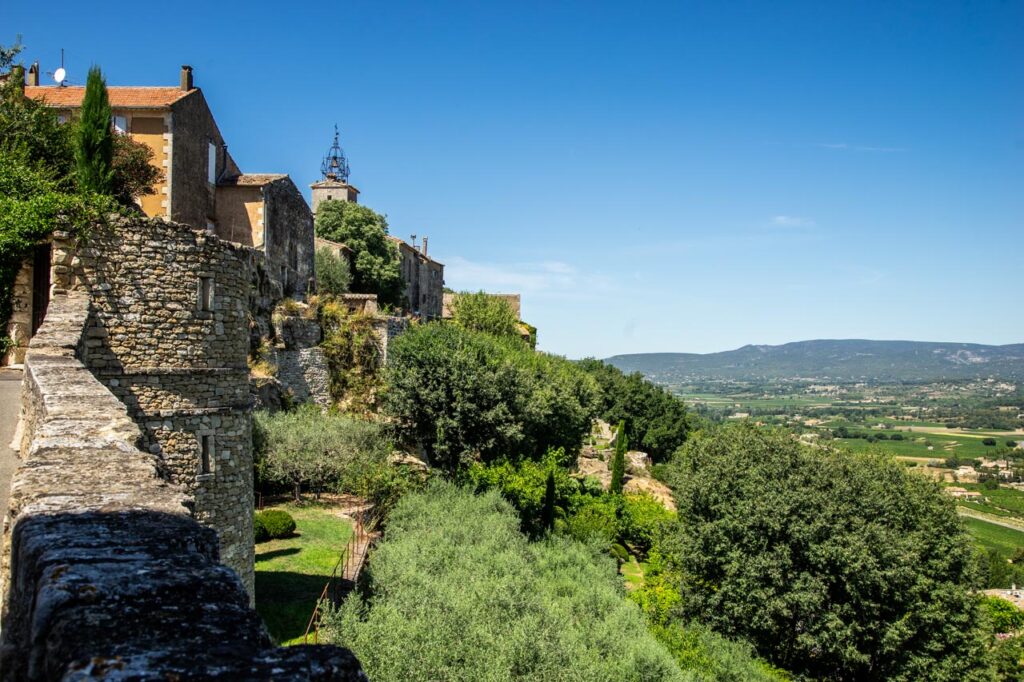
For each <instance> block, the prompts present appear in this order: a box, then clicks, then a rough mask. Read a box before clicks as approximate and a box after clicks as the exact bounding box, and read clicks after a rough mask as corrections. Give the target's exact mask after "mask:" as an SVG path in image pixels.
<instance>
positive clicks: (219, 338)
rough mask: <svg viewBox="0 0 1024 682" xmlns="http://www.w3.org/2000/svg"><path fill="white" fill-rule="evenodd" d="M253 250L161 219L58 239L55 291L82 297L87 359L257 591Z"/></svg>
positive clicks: (120, 222)
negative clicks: (81, 238) (86, 305)
mask: <svg viewBox="0 0 1024 682" xmlns="http://www.w3.org/2000/svg"><path fill="white" fill-rule="evenodd" d="M253 253H254V252H253V251H252V250H251V249H246V248H243V247H240V246H236V245H233V244H230V243H228V242H223V241H221V240H219V239H217V238H216V237H214V236H212V235H208V234H206V233H205V232H203V231H198V230H194V229H191V228H189V227H187V226H185V225H180V224H175V223H171V222H167V221H164V220H161V219H126V218H118V219H116V220H114V221H113V222H112V223H111V224H110V225H106V226H96V227H94V228H93V230H92V232H91V234H90V235H89V237H88V239H87V241H86V242H84V243H82V244H73V243H71V242H70V241H68V239H67V237H66V235H65V234H64V233H56V234H55V237H54V256H53V259H54V267H53V271H54V272H53V281H54V286H55V291H61V290H80V291H84V292H87V293H88V294H89V300H90V313H89V319H88V322H87V326H86V331H85V339H84V341H83V353H82V356H81V359H82V362H83V364H85V366H86V367H88V368H89V369H90V370H92V372H93V373H94V374H95V375H96V377H97V378H98V379H99V380H100V381H101V382H102V383H103V384H104V385H105V386H106V387H108V388H109V389H110V390H111V392H113V394H114V395H116V396H117V397H118V398H119V399H120V400H121V401H122V402H123V403H124V404H125V405H126V407H127V409H128V414H129V415H130V416H131V417H132V419H134V420H135V422H136V423H137V424H138V426H139V427H140V428H141V430H142V437H141V441H140V442H141V445H142V447H143V448H144V449H145V450H146V451H148V452H150V453H152V454H153V455H155V456H156V457H157V462H158V464H159V467H160V471H161V474H162V475H164V476H165V477H166V478H167V479H168V480H169V481H171V482H172V483H175V484H178V485H181V486H183V489H184V490H185V491H186V492H187V493H188V495H189V497H190V498H191V499H192V500H193V504H194V514H195V518H196V519H198V520H199V521H201V522H203V523H205V524H207V525H209V526H210V527H211V528H213V529H215V530H216V531H217V535H218V537H219V538H220V556H221V559H222V561H223V562H224V563H225V564H226V565H228V566H230V567H231V568H233V569H234V570H235V571H237V572H238V574H239V576H240V577H241V579H242V582H243V584H244V585H245V587H246V589H247V590H248V591H249V593H250V594H252V591H253V583H254V573H253V571H254V568H253V562H254V556H253V541H252V512H253V497H252V451H251V449H252V437H251V415H250V407H249V369H248V363H247V356H248V350H249V336H250V329H249V322H250V317H251V315H250V306H251V305H252V304H253V298H254V296H255V297H257V298H258V295H257V294H253V292H252V287H253V282H254V281H258V280H260V277H259V276H258V275H257V274H256V273H254V272H253V271H252V268H253V267H254V263H255V261H254V256H253Z"/></svg>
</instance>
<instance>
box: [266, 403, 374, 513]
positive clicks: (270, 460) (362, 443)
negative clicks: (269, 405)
mask: <svg viewBox="0 0 1024 682" xmlns="http://www.w3.org/2000/svg"><path fill="white" fill-rule="evenodd" d="M255 417H256V419H255V420H254V421H255V424H254V426H255V431H256V433H255V435H254V439H253V440H254V442H255V444H256V448H257V467H259V468H260V469H261V470H263V471H265V475H266V476H267V477H268V478H270V479H271V480H277V481H279V482H282V483H288V484H290V485H291V486H292V490H293V491H294V495H295V500H296V501H299V500H300V499H301V497H302V486H304V485H306V486H309V487H310V488H312V489H313V491H314V492H315V493H316V496H317V497H318V498H319V496H320V492H321V491H322V490H324V489H325V488H327V487H331V486H336V485H337V484H338V483H339V481H340V480H341V479H343V478H346V477H348V478H358V477H360V476H362V475H363V473H364V471H365V470H366V469H368V468H371V467H375V466H376V465H378V464H380V463H381V462H383V461H384V460H385V459H386V458H387V455H388V454H389V452H390V450H389V448H388V444H387V441H386V439H385V438H384V437H383V435H382V432H381V428H380V427H379V426H378V425H376V424H372V423H370V422H365V421H362V420H359V419H353V418H352V417H348V416H344V415H339V414H333V413H328V414H322V413H321V412H320V409H319V408H318V407H317V406H316V405H312V404H309V405H302V406H300V407H299V408H298V409H295V410H292V411H289V412H277V413H275V414H268V413H266V412H257V413H256V414H255Z"/></svg>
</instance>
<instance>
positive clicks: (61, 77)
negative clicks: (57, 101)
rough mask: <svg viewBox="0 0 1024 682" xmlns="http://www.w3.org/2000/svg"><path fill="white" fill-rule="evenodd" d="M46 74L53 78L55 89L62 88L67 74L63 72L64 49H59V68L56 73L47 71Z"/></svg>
mask: <svg viewBox="0 0 1024 682" xmlns="http://www.w3.org/2000/svg"><path fill="white" fill-rule="evenodd" d="M47 73H48V74H50V75H51V76H53V80H54V81H55V82H56V83H57V87H59V88H62V87H64V85H65V79H66V78H67V77H68V72H67V71H65V70H64V48H63V47H62V48H60V67H58V68H57V70H56V71H47Z"/></svg>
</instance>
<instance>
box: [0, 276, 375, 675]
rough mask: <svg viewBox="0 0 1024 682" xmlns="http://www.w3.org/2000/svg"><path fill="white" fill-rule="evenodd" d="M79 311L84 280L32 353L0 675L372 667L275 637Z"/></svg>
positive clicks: (7, 552)
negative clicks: (110, 376) (108, 377)
mask: <svg viewBox="0 0 1024 682" xmlns="http://www.w3.org/2000/svg"><path fill="white" fill-rule="evenodd" d="M88 314H89V297H88V295H86V294H84V293H78V292H72V293H69V294H67V295H63V296H57V297H54V298H53V300H52V301H51V302H50V306H49V309H48V312H47V316H46V320H45V322H44V323H43V325H42V328H41V329H40V330H39V333H38V334H37V335H36V337H35V338H34V339H33V340H32V342H31V343H30V344H29V349H28V353H27V355H26V360H25V375H24V382H23V389H22V390H23V399H22V424H21V427H20V428H21V432H22V458H23V464H22V466H21V467H20V468H19V469H18V470H17V471H16V472H15V474H14V478H13V481H12V485H11V501H10V505H9V508H8V513H7V517H6V518H5V520H4V538H3V539H4V553H3V572H2V578H3V591H4V600H3V623H2V626H3V627H2V631H0V680H3V681H5V682H6V681H8V680H10V681H22V680H29V681H33V682H34V681H36V680H51V679H65V680H79V679H81V680H85V679H95V678H96V677H103V678H105V679H122V680H127V679H221V680H250V679H274V680H344V681H353V682H354V681H357V680H358V681H360V682H365V680H366V679H367V678H366V676H365V674H364V673H363V672H362V671H361V669H360V666H359V662H358V661H357V660H356V659H355V657H354V656H353V655H352V654H351V652H348V651H346V650H344V649H339V648H337V647H331V646H308V647H307V646H302V647H291V648H287V649H282V648H276V647H275V646H274V645H273V643H272V642H271V640H270V637H269V636H268V635H267V633H266V630H265V629H264V627H263V624H262V622H261V621H260V619H259V616H257V615H256V613H255V612H254V611H253V610H251V609H250V608H249V606H248V604H249V598H248V595H247V594H246V592H245V589H244V587H243V586H242V583H241V581H240V580H239V578H238V576H237V575H236V574H235V573H234V572H233V571H232V570H230V569H229V568H227V567H225V566H223V565H221V564H220V563H219V555H218V554H219V550H218V544H219V543H218V539H217V535H216V533H215V532H214V531H213V530H211V529H209V528H206V527H203V526H202V525H200V524H199V523H198V522H196V521H195V520H194V519H193V518H192V517H191V515H190V509H191V505H192V501H191V500H190V498H188V497H187V496H186V495H185V494H184V493H183V492H182V491H181V490H180V489H179V488H177V487H176V486H172V485H170V484H168V483H167V482H166V481H165V480H164V479H163V478H161V476H160V471H159V467H158V461H157V458H156V457H155V456H153V455H151V454H149V453H146V452H143V451H142V450H140V449H139V448H138V447H137V443H138V442H139V440H140V438H141V432H140V431H139V428H138V427H137V426H136V425H135V423H134V422H133V421H132V420H131V419H130V418H129V416H128V413H127V410H126V408H125V406H124V405H123V404H122V403H121V402H120V401H118V400H117V398H116V397H115V396H114V395H113V394H112V393H111V392H110V391H109V390H108V389H107V388H106V387H105V386H104V385H103V384H102V383H100V382H99V380H98V379H97V378H96V377H95V376H93V375H92V373H90V372H89V371H88V370H87V369H86V368H85V367H84V366H83V365H82V364H81V363H80V362H79V361H78V359H77V357H76V348H78V347H79V344H80V343H81V342H82V339H83V330H84V329H85V324H86V320H87V318H88Z"/></svg>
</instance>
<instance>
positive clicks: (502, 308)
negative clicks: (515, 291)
mask: <svg viewBox="0 0 1024 682" xmlns="http://www.w3.org/2000/svg"><path fill="white" fill-rule="evenodd" d="M451 312H452V322H453V323H454V324H457V325H459V326H460V327H462V328H464V329H469V330H470V331H478V332H485V333H487V334H493V335H494V336H512V337H516V338H519V318H518V316H517V315H516V311H515V310H514V309H513V308H512V306H511V305H510V304H509V302H508V301H506V300H505V299H503V298H499V297H497V296H492V295H491V294H488V293H486V292H484V291H477V292H475V293H472V292H468V291H462V292H459V293H457V294H455V296H454V297H453V298H452V303H451Z"/></svg>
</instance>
